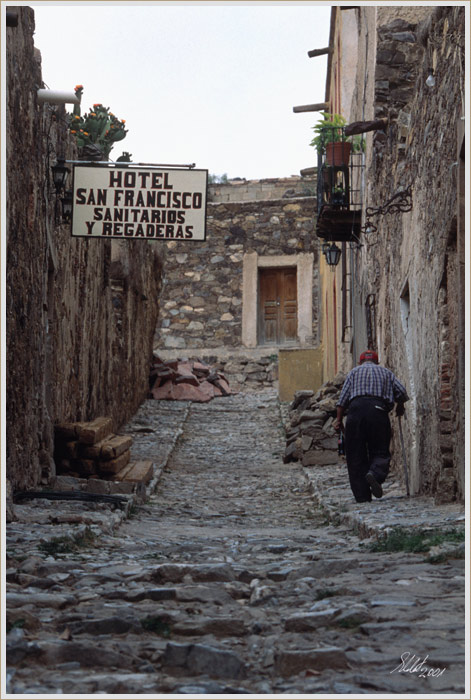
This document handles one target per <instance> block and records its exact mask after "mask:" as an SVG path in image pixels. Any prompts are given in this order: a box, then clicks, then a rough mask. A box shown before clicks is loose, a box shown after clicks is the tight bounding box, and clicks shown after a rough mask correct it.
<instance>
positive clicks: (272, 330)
mask: <svg viewBox="0 0 471 700" xmlns="http://www.w3.org/2000/svg"><path fill="white" fill-rule="evenodd" d="M296 289H297V284H296V268H295V267H282V268H267V269H261V270H259V324H258V329H259V344H260V345H265V344H274V345H280V344H282V343H286V342H289V341H293V340H296V339H297V331H298V324H297V316H298V302H297V292H296Z"/></svg>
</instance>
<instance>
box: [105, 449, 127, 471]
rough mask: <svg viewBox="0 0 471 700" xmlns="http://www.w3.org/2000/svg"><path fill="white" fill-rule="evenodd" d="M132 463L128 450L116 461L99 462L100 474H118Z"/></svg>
mask: <svg viewBox="0 0 471 700" xmlns="http://www.w3.org/2000/svg"><path fill="white" fill-rule="evenodd" d="M130 461H131V452H130V451H129V450H128V451H127V452H124V453H123V454H122V455H120V456H119V457H116V459H108V460H101V461H100V462H98V464H99V470H100V472H104V473H106V474H117V473H118V472H119V471H120V470H121V469H122V468H123V467H125V466H126V464H128V463H129V462H130Z"/></svg>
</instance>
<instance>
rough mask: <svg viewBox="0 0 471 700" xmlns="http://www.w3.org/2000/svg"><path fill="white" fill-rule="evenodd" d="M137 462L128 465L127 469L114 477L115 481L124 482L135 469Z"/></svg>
mask: <svg viewBox="0 0 471 700" xmlns="http://www.w3.org/2000/svg"><path fill="white" fill-rule="evenodd" d="M134 464H135V462H130V463H129V464H126V466H125V467H123V468H122V469H120V470H119V472H117V473H116V474H115V475H114V476H113V481H123V480H124V477H125V476H126V474H128V473H129V472H130V471H131V469H132V468H133V467H134Z"/></svg>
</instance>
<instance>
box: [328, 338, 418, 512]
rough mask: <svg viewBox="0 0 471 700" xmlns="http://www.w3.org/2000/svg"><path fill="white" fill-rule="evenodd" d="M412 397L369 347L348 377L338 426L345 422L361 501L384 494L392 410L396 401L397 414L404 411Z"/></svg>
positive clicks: (353, 486)
mask: <svg viewBox="0 0 471 700" xmlns="http://www.w3.org/2000/svg"><path fill="white" fill-rule="evenodd" d="M408 400H409V397H408V396H407V392H406V390H405V388H404V386H403V385H402V384H401V382H400V381H399V380H398V379H397V377H396V376H395V375H394V373H393V372H391V370H389V369H386V367H380V366H379V364H378V355H377V354H376V352H374V351H373V350H366V351H365V352H363V353H362V354H361V355H360V363H359V365H358V366H357V367H354V368H353V369H352V370H351V371H350V372H349V373H348V374H347V378H346V379H345V383H344V385H343V387H342V391H341V393H340V398H339V400H338V403H337V420H336V422H335V424H334V426H335V428H336V429H337V430H343V416H344V413H345V411H346V409H347V408H348V413H347V421H346V426H345V453H346V457H347V468H348V476H349V479H350V487H351V489H352V492H353V495H354V497H355V500H356V501H357V503H365V502H366V501H371V494H373V496H375V497H376V498H381V496H382V495H383V489H382V487H381V484H382V483H383V482H384V480H385V479H386V477H387V475H388V472H389V464H390V461H391V453H390V451H389V443H390V441H391V424H390V422H389V415H388V414H389V412H390V411H391V410H392V409H393V407H394V404H395V403H396V404H397V405H396V415H398V416H402V415H403V414H404V404H405V403H406V401H408Z"/></svg>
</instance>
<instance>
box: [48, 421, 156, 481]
mask: <svg viewBox="0 0 471 700" xmlns="http://www.w3.org/2000/svg"><path fill="white" fill-rule="evenodd" d="M132 444H133V439H132V437H131V436H129V435H114V434H113V433H112V421H111V418H106V417H100V418H96V419H95V420H94V421H91V422H87V423H61V424H58V425H56V426H55V427H54V461H55V463H56V470H57V473H58V474H60V475H66V476H72V477H78V478H88V479H112V480H114V481H128V482H147V481H149V480H150V479H151V477H152V471H153V465H152V462H151V461H148V460H141V461H137V462H131V446H132Z"/></svg>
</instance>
